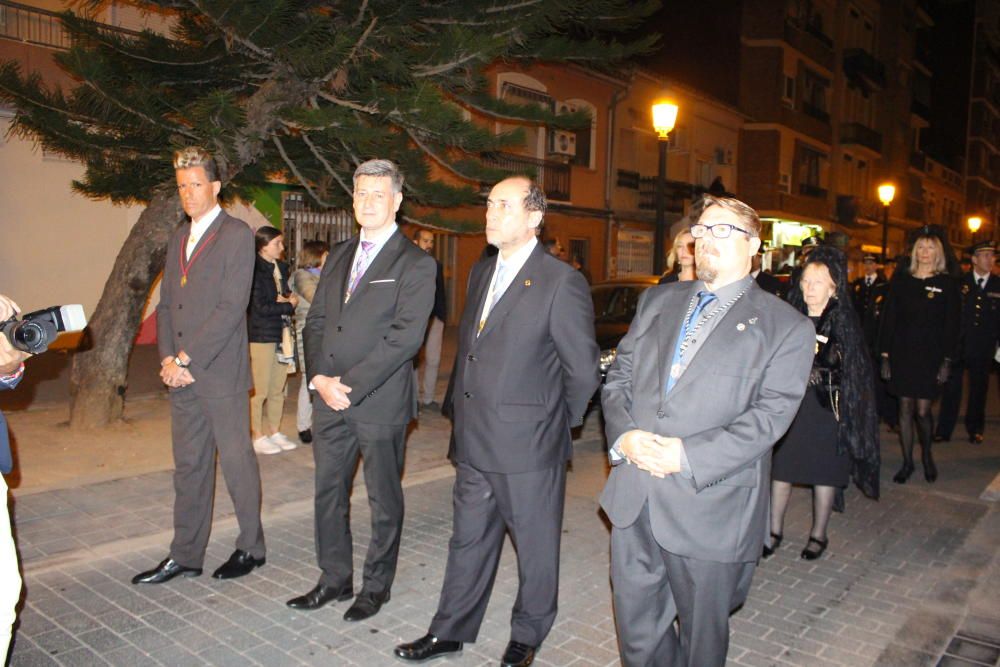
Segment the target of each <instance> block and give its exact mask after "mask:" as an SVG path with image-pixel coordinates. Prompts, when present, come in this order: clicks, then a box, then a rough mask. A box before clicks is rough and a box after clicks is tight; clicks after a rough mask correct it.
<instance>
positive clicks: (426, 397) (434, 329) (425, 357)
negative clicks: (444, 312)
mask: <svg viewBox="0 0 1000 667" xmlns="http://www.w3.org/2000/svg"><path fill="white" fill-rule="evenodd" d="M443 338H444V322H442V321H441V320H439V319H438V318H436V317H432V318H431V322H430V325H428V327H427V338H426V339H425V341H424V353H423V354H422V355H421V356H420V362H419V365H418V366H417V372H418V373H422V374H423V382H421V383H420V384H418V385H417V391H418V392H419V394H420V402H421V403H425V404H426V403H430V402H431V401H433V400H434V392H435V391H436V390H437V379H438V368H439V367H440V366H441V341H442V339H443Z"/></svg>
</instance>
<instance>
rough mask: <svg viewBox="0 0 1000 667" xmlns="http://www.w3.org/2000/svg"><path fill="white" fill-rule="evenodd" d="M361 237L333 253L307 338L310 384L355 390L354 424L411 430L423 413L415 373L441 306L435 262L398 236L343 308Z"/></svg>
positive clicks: (318, 290)
mask: <svg viewBox="0 0 1000 667" xmlns="http://www.w3.org/2000/svg"><path fill="white" fill-rule="evenodd" d="M360 240H361V237H360V236H355V237H354V238H352V239H350V240H348V241H345V242H343V243H341V244H339V245H337V246H336V247H334V248H333V250H332V251H331V252H330V256H329V257H328V258H327V260H326V264H325V265H324V266H323V272H322V274H320V279H319V285H318V286H317V287H316V294H315V295H314V296H313V301H312V305H311V306H310V308H309V315H308V316H307V317H306V325H305V328H304V329H303V331H302V334H303V339H304V343H305V354H306V368H308V369H309V377H310V380H311V379H312V378H313V377H315V376H317V375H326V376H329V377H337V376H339V377H340V381H341V382H343V383H344V384H346V385H347V386H348V387H350V388H351V393H350V394H348V395H347V396H348V398H349V399H350V400H351V407H349V408H347V410H345V412H344V415H345V417H346V418H347V419H353V420H355V421H359V422H364V423H369V424H406V423H408V422H409V421H410V420H411V419H413V417H414V415H415V414H416V402H417V399H416V393H415V391H414V386H413V367H412V364H411V363H410V362H411V360H412V359H413V357H415V356H416V354H417V352H418V351H419V350H420V346H421V345H422V344H423V341H424V333H425V331H426V329H427V323H428V321H429V318H430V314H431V307H432V306H433V305H434V289H435V288H434V276H435V272H436V271H437V268H436V263H435V261H434V258H433V257H431V256H430V255H428V254H427V253H426V252H424V251H423V250H421V249H420V248H418V247H417V246H416V245H414V244H413V243H412V242H410V241H409V240H408V239H406V238H405V237H404V236H403V235H402V233H400V231H399V230H398V229H397V230H396V231H395V232H393V234H392V236H390V237H389V239H388V240H387V241H386V242H385V246H383V248H382V249H381V250H380V251H379V253H378V255H376V256H375V259H374V260H373V261H372V263H371V265H370V266H369V267H368V269H367V270H366V271H365V273H364V275H363V276H362V277H361V281H360V283H359V284H358V286H357V288H355V290H354V293H353V294H352V295H351V298H350V299H349V300H348V301H347V303H344V295H345V294H346V292H347V285H348V281H349V279H350V273H351V266H352V264H353V262H354V253H355V251H356V250H357V247H358V243H359V242H360Z"/></svg>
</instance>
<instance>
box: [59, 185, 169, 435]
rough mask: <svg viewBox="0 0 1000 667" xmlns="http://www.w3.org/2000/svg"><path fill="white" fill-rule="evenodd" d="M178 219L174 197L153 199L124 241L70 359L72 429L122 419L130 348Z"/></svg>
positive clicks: (163, 195)
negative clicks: (78, 347)
mask: <svg viewBox="0 0 1000 667" xmlns="http://www.w3.org/2000/svg"><path fill="white" fill-rule="evenodd" d="M181 215H182V211H181V207H180V200H179V198H178V196H177V194H176V192H174V193H172V194H158V195H156V196H155V197H154V198H153V200H152V201H151V202H150V203H149V206H147V207H146V210H144V211H143V212H142V214H141V215H140V216H139V220H138V222H136V224H135V226H134V227H133V228H132V231H131V232H129V235H128V238H127V239H125V244H124V245H123V246H122V249H121V251H119V253H118V257H117V258H116V259H115V266H114V268H113V269H112V270H111V275H110V276H109V277H108V281H107V283H105V285H104V291H103V293H102V294H101V300H100V301H99V302H98V304H97V309H96V310H95V311H94V314H93V316H91V318H90V322H89V324H88V325H87V329H86V331H85V334H84V340H85V341H86V344H85V345H84V346H83V349H81V350H80V351H79V352H77V353H76V354H75V355H74V356H73V370H72V373H71V375H70V396H71V402H70V417H69V419H70V427H71V428H74V429H80V428H94V427H101V426H107V425H108V424H110V423H112V422H114V421H117V420H119V419H121V416H122V411H123V409H124V406H125V389H126V377H127V374H128V361H129V357H130V356H131V354H132V345H133V343H134V341H135V337H136V335H137V334H138V331H139V326H140V325H141V323H142V313H143V310H144V309H145V306H146V303H147V301H148V300H149V291H150V289H151V287H152V285H153V281H154V280H155V279H156V277H157V276H158V275H160V273H161V272H162V271H163V262H164V256H165V255H166V251H167V241H168V240H169V239H170V235H171V234H172V233H173V232H174V230H175V229H176V228H177V224H178V222H179V221H180V219H181Z"/></svg>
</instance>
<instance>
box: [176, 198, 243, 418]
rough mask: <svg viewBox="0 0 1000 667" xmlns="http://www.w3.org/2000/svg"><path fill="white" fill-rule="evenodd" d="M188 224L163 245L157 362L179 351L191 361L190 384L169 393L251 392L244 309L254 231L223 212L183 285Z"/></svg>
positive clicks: (195, 254) (201, 245)
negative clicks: (182, 266) (191, 381)
mask: <svg viewBox="0 0 1000 667" xmlns="http://www.w3.org/2000/svg"><path fill="white" fill-rule="evenodd" d="M190 233H191V223H190V222H185V223H183V224H181V225H180V227H179V228H178V229H177V231H176V232H175V233H174V235H173V236H172V237H171V239H170V241H169V242H168V243H167V260H166V265H165V266H164V269H163V280H162V281H161V282H160V303H159V305H158V306H157V307H156V340H157V345H158V346H159V350H160V358H163V357H166V356H170V355H175V354H177V353H178V352H180V351H181V350H184V352H186V353H187V355H188V356H189V357H191V368H190V371H191V375H192V376H193V377H194V380H195V381H194V383H192V384H190V385H188V386H186V387H180V388H173V389H171V390H170V391H171V393H174V392H179V391H193V392H194V393H195V394H196V395H197V396H204V397H211V398H220V397H223V396H232V395H235V394H239V393H243V392H247V391H250V385H251V383H252V382H251V379H250V352H249V349H250V348H249V346H248V344H247V304H248V303H250V285H251V283H252V280H253V268H254V250H253V232H251V231H250V227H249V226H247V224H246V223H245V222H243V221H242V220H240V219H238V218H234V217H232V216H231V215H229V214H228V213H226V212H225V211H223V212H222V213H220V214H219V216H218V217H217V218H216V219H215V220H214V221H213V222H212V224H211V225H209V226H208V229H206V230H205V233H204V234H203V235H202V237H201V239H199V240H198V245H197V246H195V248H194V250H193V251H192V253H191V257H192V258H193V259H194V261H193V262H192V261H190V260H188V262H189V268H188V272H187V280H186V282H185V284H184V285H183V286H182V285H181V280H182V278H183V277H184V276H183V272H182V271H181V253H182V252H183V251H184V248H185V245H186V243H187V237H188V235H189V234H190Z"/></svg>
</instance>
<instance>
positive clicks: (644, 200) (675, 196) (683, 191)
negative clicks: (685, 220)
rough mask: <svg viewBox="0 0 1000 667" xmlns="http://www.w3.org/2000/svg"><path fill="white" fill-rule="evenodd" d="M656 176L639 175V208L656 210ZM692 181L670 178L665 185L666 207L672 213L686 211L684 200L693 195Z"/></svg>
mask: <svg viewBox="0 0 1000 667" xmlns="http://www.w3.org/2000/svg"><path fill="white" fill-rule="evenodd" d="M656 178H657V177H656V176H648V177H647V176H641V177H639V209H640V210H643V211H655V210H656ZM693 195H694V193H693V189H692V187H691V184H690V183H685V182H684V181H671V180H670V179H669V178H668V179H667V182H666V187H664V192H663V199H664V207H665V208H666V210H667V211H669V212H670V213H684V200H685V199H691V198H692V197H693Z"/></svg>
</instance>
